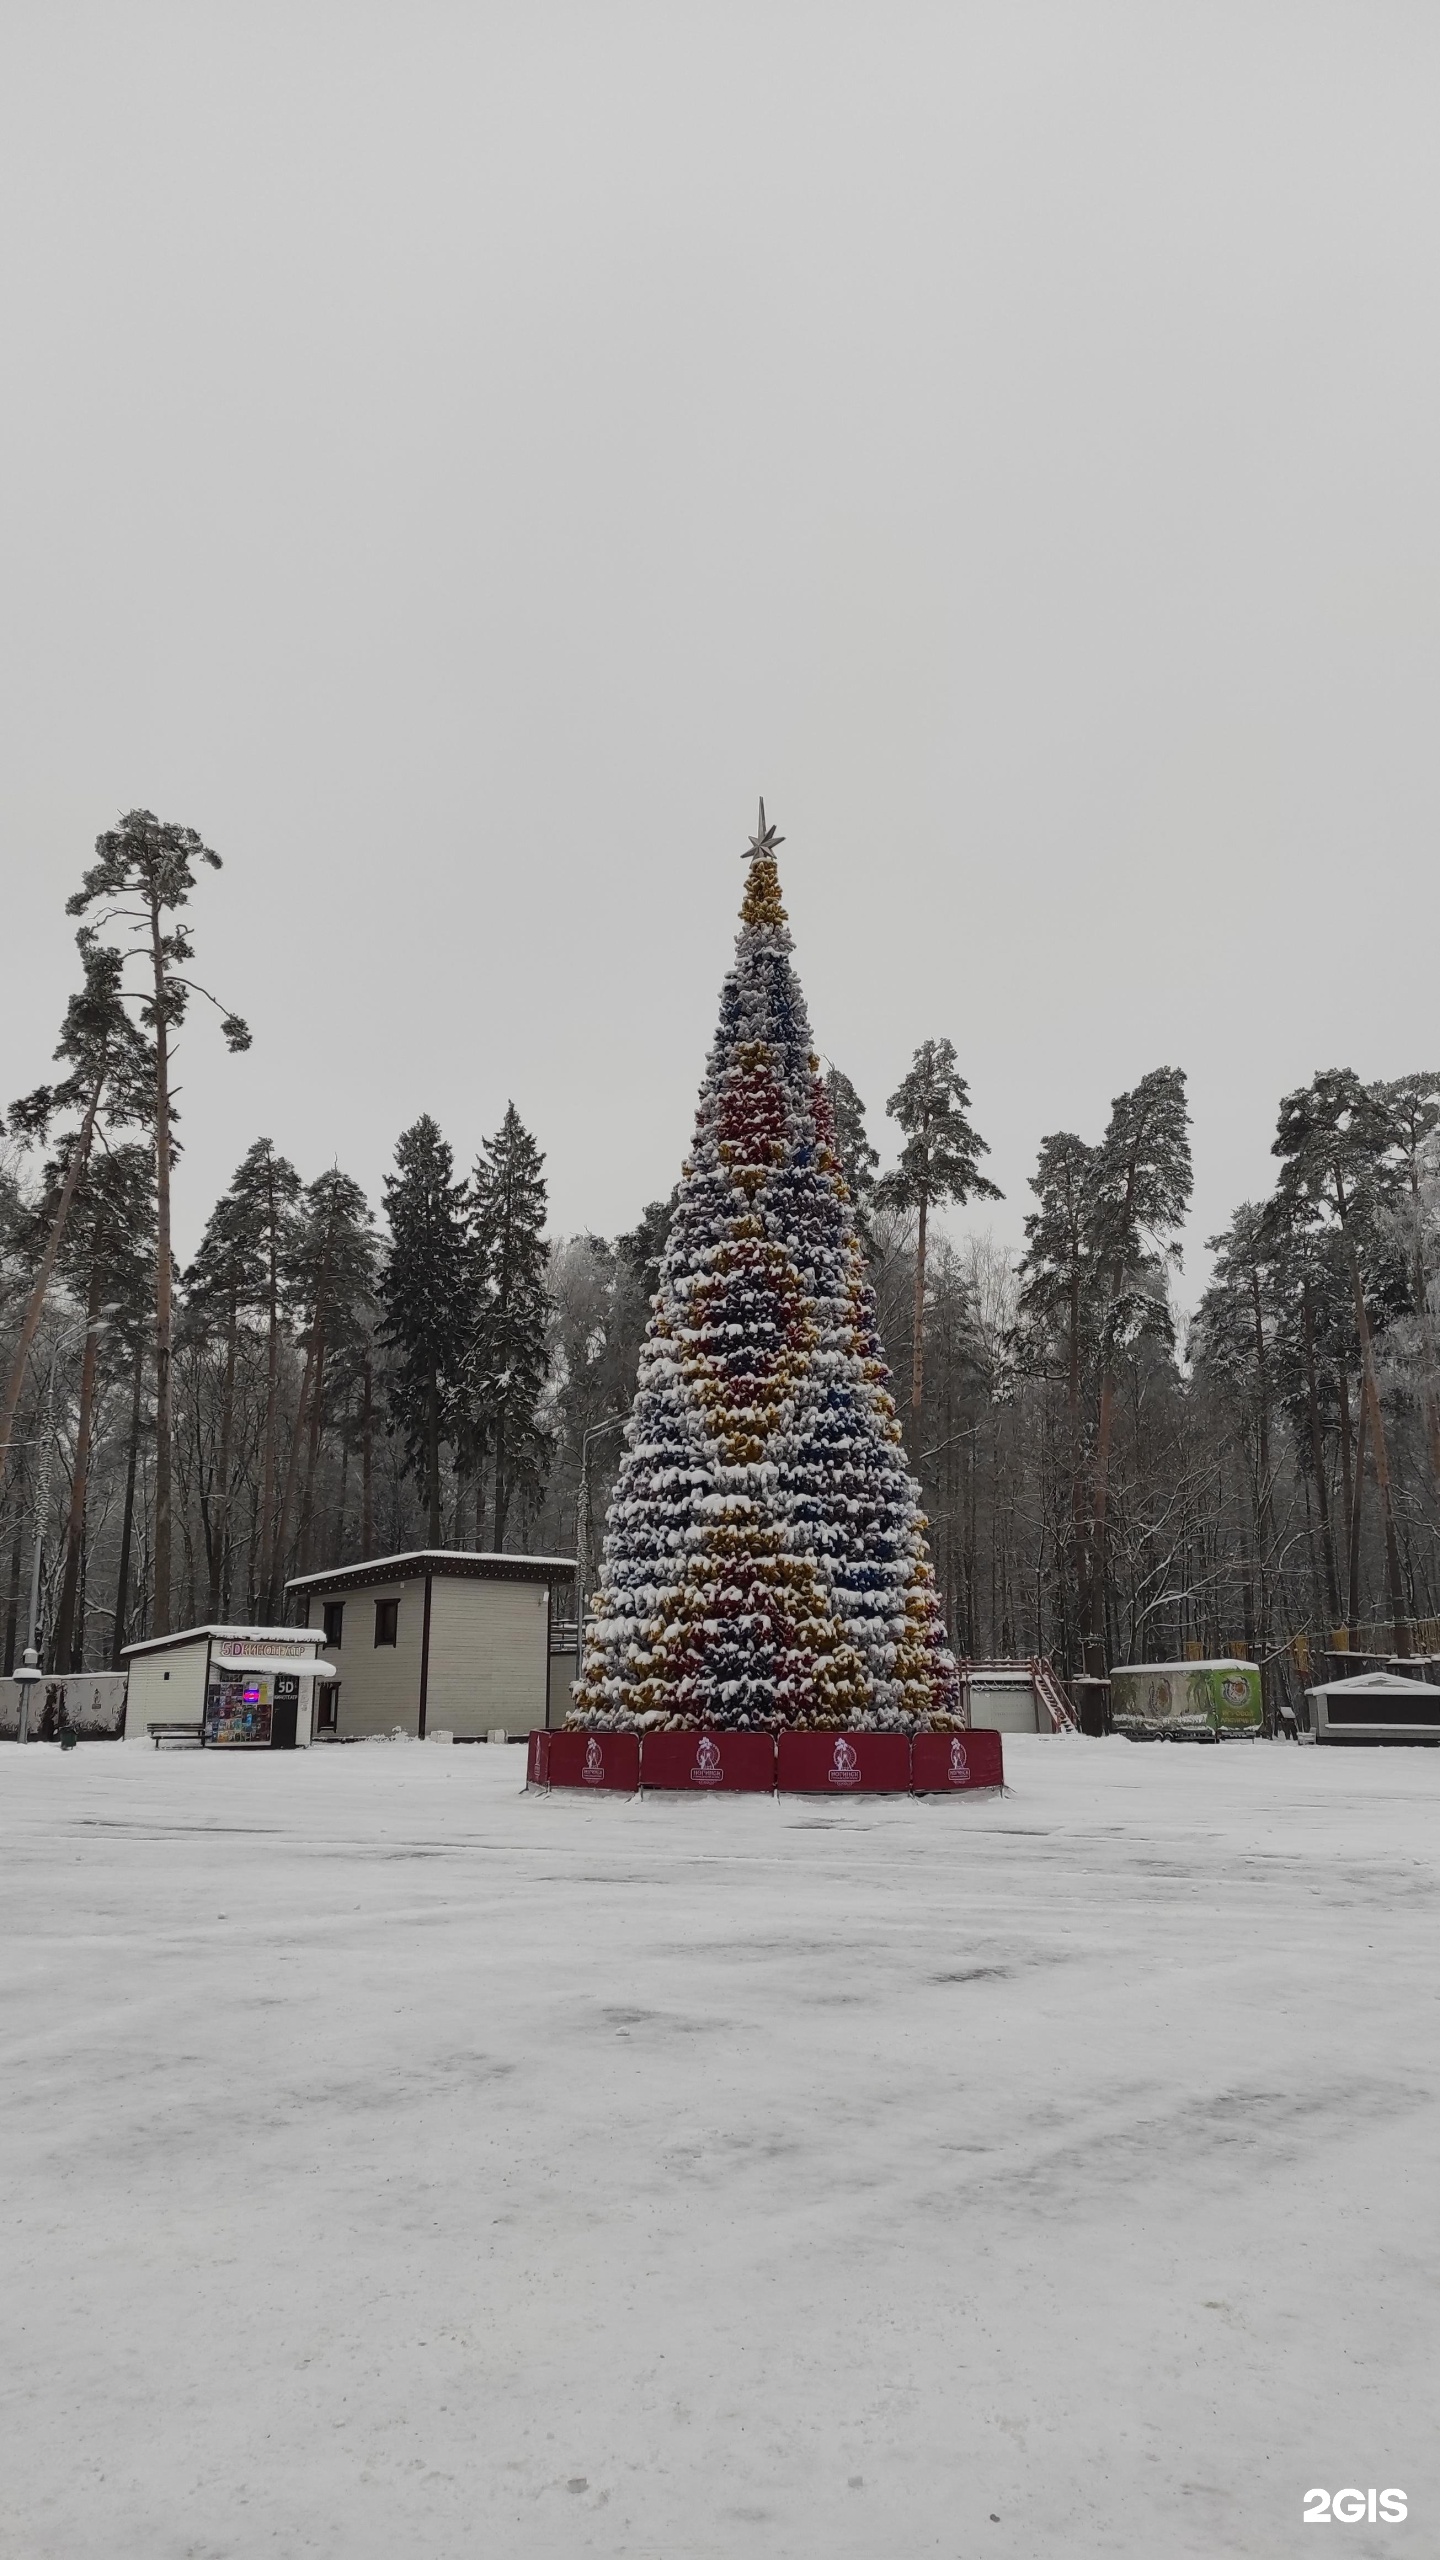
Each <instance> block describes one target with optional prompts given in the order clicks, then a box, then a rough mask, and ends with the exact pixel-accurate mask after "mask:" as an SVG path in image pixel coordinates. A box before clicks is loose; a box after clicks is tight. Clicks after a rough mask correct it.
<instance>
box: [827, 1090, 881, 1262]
mask: <svg viewBox="0 0 1440 2560" xmlns="http://www.w3.org/2000/svg"><path fill="white" fill-rule="evenodd" d="M825 1090H826V1092H827V1094H828V1095H829V1097H830V1109H831V1113H832V1115H833V1117H834V1121H835V1146H836V1152H837V1154H838V1155H839V1158H840V1167H841V1171H842V1172H843V1174H844V1176H845V1180H846V1182H847V1184H848V1185H849V1190H850V1206H851V1208H852V1209H853V1211H854V1213H855V1224H856V1226H857V1227H858V1228H859V1230H860V1233H861V1236H862V1237H863V1238H864V1240H865V1242H866V1243H867V1244H868V1243H869V1241H870V1221H871V1217H872V1214H873V1211H874V1206H875V1189H876V1183H875V1177H876V1174H877V1173H878V1171H879V1167H880V1158H879V1156H878V1155H877V1154H876V1152H875V1149H874V1148H873V1147H872V1146H871V1144H870V1133H869V1131H868V1129H867V1128H866V1126H865V1105H864V1103H863V1102H862V1101H861V1099H860V1096H859V1094H858V1093H857V1092H856V1090H855V1087H854V1086H853V1084H852V1083H851V1081H850V1079H849V1077H848V1076H847V1075H842V1074H841V1071H840V1069H839V1068H838V1067H831V1068H830V1069H829V1070H828V1072H827V1074H826V1077H825Z"/></svg>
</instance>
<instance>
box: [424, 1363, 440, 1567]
mask: <svg viewBox="0 0 1440 2560" xmlns="http://www.w3.org/2000/svg"><path fill="white" fill-rule="evenodd" d="M425 1498H426V1503H427V1506H428V1509H429V1519H430V1527H429V1542H430V1544H431V1546H432V1547H438V1546H439V1544H440V1389H439V1386H438V1384H437V1383H436V1381H435V1379H434V1378H432V1379H431V1381H430V1384H429V1387H428V1389H427V1391H426V1397H425Z"/></svg>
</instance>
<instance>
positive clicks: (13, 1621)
mask: <svg viewBox="0 0 1440 2560" xmlns="http://www.w3.org/2000/svg"><path fill="white" fill-rule="evenodd" d="M24 1552H25V1515H24V1512H23V1510H21V1509H20V1508H18V1507H17V1509H16V1513H15V1534H14V1537H13V1538H12V1539H11V1541H10V1590H9V1595H8V1597H7V1599H6V1602H5V1668H4V1676H5V1678H6V1679H7V1680H8V1679H9V1677H10V1674H11V1673H12V1671H13V1670H14V1668H15V1640H16V1637H17V1635H18V1634H19V1631H20V1566H21V1562H22V1560H23V1557H24Z"/></svg>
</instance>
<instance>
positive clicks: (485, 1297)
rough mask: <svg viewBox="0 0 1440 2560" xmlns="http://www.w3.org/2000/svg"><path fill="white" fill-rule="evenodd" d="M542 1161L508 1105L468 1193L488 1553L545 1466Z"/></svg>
mask: <svg viewBox="0 0 1440 2560" xmlns="http://www.w3.org/2000/svg"><path fill="white" fill-rule="evenodd" d="M544 1162H545V1159H544V1157H543V1156H542V1154H541V1153H540V1150H539V1148H538V1147H537V1146H536V1144H535V1141H534V1139H533V1138H532V1137H531V1135H530V1133H529V1131H528V1130H527V1129H526V1127H525V1125H524V1123H523V1121H522V1120H521V1118H520V1115H519V1113H518V1111H517V1110H516V1108H515V1105H514V1103H513V1102H512V1103H510V1104H509V1105H508V1106H507V1108H506V1112H505V1117H504V1119H503V1121H502V1122H501V1124H500V1127H499V1129H498V1130H497V1132H496V1134H495V1136H494V1137H493V1138H491V1139H488V1140H487V1141H486V1144H485V1145H484V1146H483V1147H482V1149H481V1151H480V1155H479V1158H478V1160H477V1162H476V1166H475V1174H474V1180H473V1183H472V1185H471V1194H470V1197H471V1251H472V1254H473V1259H474V1284H473V1285H474V1292H475V1303H476V1309H477V1319H478V1321H477V1329H476V1345H475V1411H476V1419H477V1423H478V1437H479V1443H480V1448H481V1450H482V1451H483V1452H485V1453H488V1455H489V1457H490V1460H491V1462H492V1464H493V1468H494V1486H495V1494H494V1503H495V1508H494V1520H495V1550H496V1553H497V1554H503V1552H504V1548H505V1539H506V1534H507V1532H508V1529H509V1525H510V1515H511V1511H512V1509H513V1507H514V1505H515V1502H516V1499H517V1497H518V1498H519V1499H521V1500H522V1501H525V1502H528V1503H532V1504H533V1503H537V1502H538V1501H539V1499H540V1496H541V1494H542V1492H543V1491H544V1487H545V1474H546V1469H547V1467H548V1465H549V1460H550V1441H549V1436H548V1434H547V1433H546V1432H545V1430H544V1429H543V1428H542V1425H541V1422H540V1418H539V1414H540V1399H541V1396H542V1394H543V1393H544V1388H545V1370H546V1328H547V1325H548V1323H549V1317H550V1300H549V1295H548V1292H547V1289H546V1285H545V1279H546V1268H547V1262H548V1256H547V1253H546V1247H545V1207H546V1191H545V1178H544V1175H543V1173H542V1171H541V1167H542V1166H543V1164H544Z"/></svg>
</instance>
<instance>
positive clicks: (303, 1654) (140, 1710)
mask: <svg viewBox="0 0 1440 2560" xmlns="http://www.w3.org/2000/svg"><path fill="white" fill-rule="evenodd" d="M123 1650H124V1658H125V1662H126V1665H127V1667H128V1670H129V1674H130V1680H129V1687H128V1689H127V1692H126V1698H125V1739H126V1741H127V1742H150V1743H154V1744H155V1745H156V1747H157V1748H158V1746H159V1745H160V1743H162V1742H185V1741H194V1742H203V1743H205V1744H207V1745H213V1746H220V1747H224V1748H227V1749H240V1750H249V1751H293V1750H296V1749H303V1748H304V1746H305V1745H306V1744H307V1743H309V1742H312V1741H313V1740H314V1738H315V1731H316V1692H317V1690H318V1691H320V1692H321V1693H322V1695H323V1691H324V1687H325V1684H326V1683H327V1682H329V1681H332V1680H333V1679H334V1678H335V1676H336V1675H335V1666H334V1664H333V1663H330V1662H322V1661H321V1659H320V1636H319V1634H318V1633H316V1634H315V1635H309V1634H307V1633H306V1631H305V1629H304V1628H303V1627H185V1628H182V1629H181V1631H180V1632H179V1634H177V1635H173V1636H152V1637H151V1638H150V1639H149V1641H148V1643H145V1644H127V1645H126V1646H125V1647H124V1648H123Z"/></svg>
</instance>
